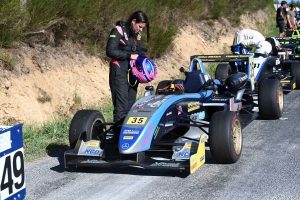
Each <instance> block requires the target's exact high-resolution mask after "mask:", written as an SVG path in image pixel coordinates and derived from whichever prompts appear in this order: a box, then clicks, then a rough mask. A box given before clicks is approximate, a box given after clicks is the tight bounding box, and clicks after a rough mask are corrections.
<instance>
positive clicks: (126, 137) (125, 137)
mask: <svg viewBox="0 0 300 200" xmlns="http://www.w3.org/2000/svg"><path fill="white" fill-rule="evenodd" d="M123 139H124V140H132V139H133V136H124V137H123Z"/></svg>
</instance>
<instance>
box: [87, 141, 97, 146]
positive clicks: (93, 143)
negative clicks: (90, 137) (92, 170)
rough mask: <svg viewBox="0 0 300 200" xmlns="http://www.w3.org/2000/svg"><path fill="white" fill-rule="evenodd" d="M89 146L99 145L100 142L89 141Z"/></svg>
mask: <svg viewBox="0 0 300 200" xmlns="http://www.w3.org/2000/svg"><path fill="white" fill-rule="evenodd" d="M88 146H89V147H97V146H99V144H98V143H97V142H89V143H88Z"/></svg>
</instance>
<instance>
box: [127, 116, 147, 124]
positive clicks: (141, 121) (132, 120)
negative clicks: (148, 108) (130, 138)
mask: <svg viewBox="0 0 300 200" xmlns="http://www.w3.org/2000/svg"><path fill="white" fill-rule="evenodd" d="M146 121H147V117H129V119H128V121H127V123H126V124H138V125H143V124H145V123H146Z"/></svg>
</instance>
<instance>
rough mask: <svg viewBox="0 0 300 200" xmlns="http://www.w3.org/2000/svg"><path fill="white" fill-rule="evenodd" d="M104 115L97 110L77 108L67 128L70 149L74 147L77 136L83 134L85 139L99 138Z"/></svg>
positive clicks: (102, 127)
mask: <svg viewBox="0 0 300 200" xmlns="http://www.w3.org/2000/svg"><path fill="white" fill-rule="evenodd" d="M104 122H105V120H104V117H103V115H102V113H101V112H99V111H97V110H79V111H77V113H76V114H75V115H74V117H73V119H72V121H71V124H70V129H69V143H70V147H71V148H72V149H74V148H75V146H76V143H77V140H78V138H79V137H80V135H81V134H85V141H89V140H92V139H95V140H99V135H100V134H101V133H103V132H104V131H105V126H104V125H100V124H101V123H104Z"/></svg>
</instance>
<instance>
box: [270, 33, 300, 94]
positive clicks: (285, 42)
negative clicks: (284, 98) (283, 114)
mask: <svg viewBox="0 0 300 200" xmlns="http://www.w3.org/2000/svg"><path fill="white" fill-rule="evenodd" d="M294 32H297V34H296V35H295V36H292V37H282V38H276V40H278V41H279V43H280V44H281V47H282V51H281V52H278V54H279V56H280V58H281V59H280V60H281V63H282V68H283V71H285V72H290V76H292V77H294V82H295V85H294V89H300V33H299V31H298V30H295V31H294Z"/></svg>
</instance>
